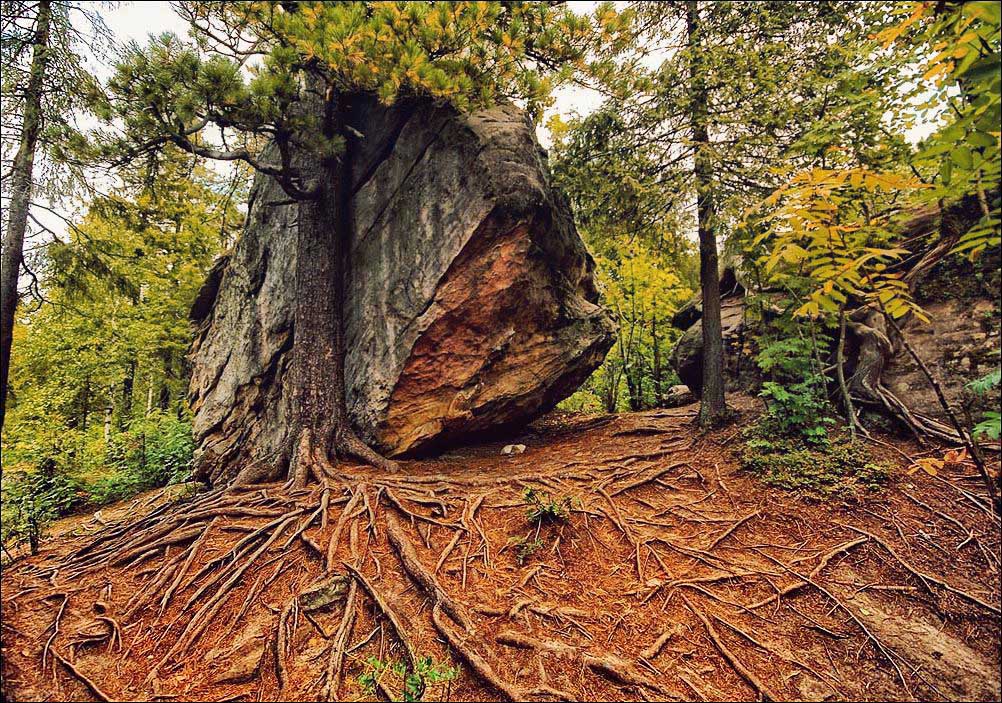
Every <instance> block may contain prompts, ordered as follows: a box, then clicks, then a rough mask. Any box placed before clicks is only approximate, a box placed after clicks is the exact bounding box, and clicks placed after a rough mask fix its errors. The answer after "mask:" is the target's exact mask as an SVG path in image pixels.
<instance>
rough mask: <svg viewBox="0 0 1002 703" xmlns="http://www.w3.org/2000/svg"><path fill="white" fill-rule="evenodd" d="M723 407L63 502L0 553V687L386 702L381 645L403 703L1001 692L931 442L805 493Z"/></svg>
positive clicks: (980, 520) (748, 410)
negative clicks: (174, 496) (914, 465)
mask: <svg viewBox="0 0 1002 703" xmlns="http://www.w3.org/2000/svg"><path fill="white" fill-rule="evenodd" d="M733 402H734V403H735V404H736V405H737V407H738V409H739V410H740V411H741V417H740V419H739V421H738V423H737V424H733V425H731V426H729V427H727V428H724V429H722V430H720V431H717V432H711V433H708V434H700V433H697V432H696V431H695V428H694V425H693V419H694V416H695V412H696V406H687V407H682V408H677V409H672V410H658V411H652V412H644V413H635V414H625V415H617V416H603V417H583V416H573V415H563V414H554V415H551V416H548V417H546V418H543V420H541V421H539V422H537V423H536V424H535V425H533V426H532V427H531V428H530V430H529V431H528V432H527V434H525V435H523V437H522V438H521V439H515V440H509V441H517V442H522V443H524V444H525V445H527V449H526V451H525V452H524V453H523V454H518V455H514V456H501V454H500V449H501V446H502V445H501V444H485V445H480V446H477V447H473V448H466V449H462V450H456V451H452V452H449V453H447V454H445V455H443V456H442V457H439V458H437V459H435V460H427V461H410V462H405V463H404V465H403V466H404V468H403V471H402V472H401V473H400V474H397V475H393V476H389V477H387V476H378V475H376V474H374V473H373V472H371V471H370V470H367V469H365V468H364V467H346V471H347V473H346V474H345V475H344V477H343V480H341V481H339V482H337V483H335V482H333V481H332V482H330V483H328V484H327V485H326V486H320V485H318V486H315V487H313V488H312V489H311V490H309V491H306V492H302V493H298V494H289V493H288V492H287V491H284V490H283V489H282V487H281V485H278V484H274V485H267V486H260V487H255V488H254V489H253V490H240V491H232V492H229V493H222V492H218V491H217V492H209V493H202V494H198V495H195V496H194V497H190V498H186V499H184V500H182V501H180V502H178V501H165V500H164V496H163V495H161V494H160V493H155V494H150V495H149V496H145V497H142V498H140V499H138V500H136V501H127V502H125V503H123V504H120V505H119V506H117V507H116V508H110V509H105V510H104V511H103V514H102V520H103V521H104V522H106V523H108V526H107V527H102V528H101V529H100V530H99V531H96V532H93V533H92V534H88V533H91V532H92V531H93V530H96V529H97V528H98V527H101V526H100V524H97V523H95V522H94V521H93V520H92V519H90V520H89V519H87V518H79V519H78V522H77V523H75V524H74V526H73V527H72V529H65V530H63V531H62V532H61V536H58V537H55V538H53V539H49V540H47V541H46V542H45V543H44V544H43V549H42V551H41V553H40V554H39V555H37V556H35V557H31V558H22V559H19V560H18V561H17V562H16V563H15V564H13V565H11V566H9V567H8V568H6V569H5V570H4V573H3V581H2V586H3V593H2V605H3V613H2V625H3V627H2V644H3V651H2V654H3V695H4V698H5V699H6V700H66V699H73V700H86V699H111V700H212V701H218V700H297V699H308V700H317V699H319V700H324V699H326V700H356V699H373V698H392V699H395V700H400V699H402V698H404V689H405V687H406V686H405V682H404V680H403V679H402V678H401V675H400V673H398V671H396V670H394V667H393V666H392V665H393V664H396V663H398V662H402V663H403V664H404V669H410V670H417V671H425V672H428V671H429V669H431V672H430V673H427V674H426V675H425V676H423V677H420V676H419V677H412V683H413V684H414V685H415V686H417V687H418V688H420V687H421V686H425V687H426V688H425V690H423V691H419V690H413V689H412V690H411V691H410V694H411V695H412V696H416V695H419V694H423V697H424V699H425V700H446V699H451V700H457V701H458V700H504V699H509V698H511V699H516V700H645V699H647V700H756V699H772V700H786V699H792V700H834V699H850V700H940V699H952V700H998V699H999V697H1000V681H999V678H1000V672H999V662H1000V655H1002V647H1000V638H1002V632H1000V629H1002V621H1000V599H1002V593H1000V588H1002V586H1000V563H999V550H1000V526H999V522H998V520H997V519H996V518H995V517H994V516H993V515H992V514H991V513H990V511H989V510H988V509H987V506H986V500H985V498H984V497H983V495H982V494H983V491H982V490H981V488H980V485H979V483H978V481H977V479H976V477H975V475H974V471H973V469H972V468H971V467H970V466H968V465H965V464H957V465H952V466H951V465H947V466H946V467H945V468H944V469H942V470H941V471H939V472H938V474H937V475H929V474H926V473H923V472H919V473H915V474H908V473H906V467H907V466H908V464H909V463H910V462H909V460H908V459H906V458H905V455H908V456H910V457H912V458H914V457H916V456H918V455H920V454H922V453H926V455H928V453H929V452H930V448H920V447H918V446H917V445H915V444H914V443H910V442H907V441H901V440H892V439H890V438H886V437H884V438H882V442H881V443H880V444H877V445H875V446H874V447H873V450H874V454H875V455H876V456H878V457H879V458H880V459H881V460H883V461H885V462H887V463H889V464H891V465H893V466H895V467H896V469H895V470H894V471H893V472H892V473H891V476H890V477H889V479H888V480H887V483H886V485H885V486H884V487H883V488H882V489H880V490H878V491H873V492H870V491H867V492H865V493H864V494H862V495H861V496H860V497H859V499H858V500H853V501H845V500H841V501H834V500H831V501H826V502H815V501H809V500H807V499H805V498H802V497H798V496H797V495H796V494H794V493H791V492H788V491H783V490H780V489H775V488H770V487H769V486H767V485H765V484H764V483H762V482H761V481H760V480H759V479H757V478H755V477H754V476H751V475H749V474H747V473H746V472H743V471H742V470H741V469H740V468H739V462H738V456H737V453H738V449H739V448H740V445H741V441H740V437H739V434H738V433H739V432H740V429H741V427H742V426H744V425H745V424H747V423H748V422H750V421H751V420H752V419H753V417H754V416H755V414H756V412H757V410H756V408H757V401H754V400H752V399H747V398H735V399H733ZM992 460H993V462H995V463H996V470H997V461H998V455H997V454H996V455H993V457H992ZM530 488H531V489H532V490H533V491H534V492H535V495H537V496H542V505H548V504H549V501H551V500H552V501H553V503H554V504H555V505H557V506H566V511H567V512H566V517H565V518H560V517H556V518H555V519H552V520H549V519H542V520H540V521H537V522H534V521H533V520H531V519H530V518H529V517H528V516H527V506H526V491H527V489H530ZM565 499H566V502H565ZM555 512H560V509H556V510H555ZM537 540H538V541H537ZM425 657H431V658H432V661H431V662H430V663H429V662H428V661H427V660H426V659H425ZM377 659H378V660H379V661H381V662H384V663H387V664H390V665H391V666H389V667H387V668H384V667H383V666H381V665H379V664H376V663H375V660H377ZM439 663H441V667H439V668H436V666H437V665H438V664H439ZM452 667H455V671H457V672H458V678H456V679H455V680H448V678H449V677H448V676H443V675H442V674H445V673H448V672H449V671H451V670H452ZM366 675H369V678H370V680H371V681H372V685H373V686H374V689H373V688H370V689H368V690H367V689H366V688H365V687H364V686H363V685H362V684H361V683H359V677H364V676H366Z"/></svg>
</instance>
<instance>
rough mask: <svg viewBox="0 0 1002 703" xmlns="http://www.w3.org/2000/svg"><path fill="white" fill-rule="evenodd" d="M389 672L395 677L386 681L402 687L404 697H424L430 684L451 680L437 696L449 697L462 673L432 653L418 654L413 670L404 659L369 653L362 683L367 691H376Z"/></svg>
mask: <svg viewBox="0 0 1002 703" xmlns="http://www.w3.org/2000/svg"><path fill="white" fill-rule="evenodd" d="M386 676H389V677H391V679H392V680H391V681H389V682H383V683H384V684H385V685H386V686H387V688H388V689H390V690H392V688H395V687H396V686H399V687H400V689H401V698H400V700H403V701H420V700H424V696H425V694H426V693H427V692H428V689H429V687H430V686H435V685H438V684H442V683H445V684H447V687H446V691H445V695H439V696H438V697H437V698H435V699H434V700H449V693H450V690H451V683H452V681H453V680H455V679H456V678H457V677H458V676H459V669H457V668H455V667H452V666H448V665H447V664H446V663H445V662H440V661H437V660H435V658H434V657H429V656H422V657H417V658H416V662H415V668H414V670H413V671H411V670H409V667H408V666H407V664H406V663H404V662H395V663H390V662H385V661H382V660H381V659H377V658H376V657H369V658H368V659H367V660H366V671H365V673H364V674H362V675H361V676H359V677H358V683H359V685H360V686H361V687H362V688H363V690H365V692H366V693H368V694H369V695H375V694H376V686H377V685H378V684H379V683H380V682H382V681H383V678H384V677H386ZM391 687H392V688H391Z"/></svg>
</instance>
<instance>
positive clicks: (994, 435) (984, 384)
mask: <svg viewBox="0 0 1002 703" xmlns="http://www.w3.org/2000/svg"><path fill="white" fill-rule="evenodd" d="M999 384H1002V366H1000V367H999V368H997V369H995V370H994V371H992V372H991V373H990V374H987V375H986V376H982V377H981V378H979V379H977V380H974V381H971V382H970V383H968V384H967V387H968V388H969V389H970V391H971V392H972V393H974V395H975V396H986V395H988V394H989V393H990V392H991V391H992V389H993V388H998V386H999ZM972 432H973V433H974V436H975V438H977V439H981V438H987V439H992V440H997V439H999V437H1002V413H1000V412H998V411H996V410H987V411H985V413H984V414H983V415H982V418H981V422H979V423H977V424H976V425H975V426H974V428H973V430H972Z"/></svg>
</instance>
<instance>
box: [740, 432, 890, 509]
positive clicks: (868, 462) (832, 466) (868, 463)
mask: <svg viewBox="0 0 1002 703" xmlns="http://www.w3.org/2000/svg"><path fill="white" fill-rule="evenodd" d="M746 436H748V437H749V438H748V440H747V442H746V444H745V448H744V450H743V452H742V454H741V464H742V467H743V468H744V469H746V470H748V471H751V472H752V473H754V474H755V475H756V476H758V477H759V478H761V479H762V480H763V481H765V482H766V483H768V484H769V485H771V486H776V487H778V488H783V489H786V490H792V491H797V492H798V493H801V494H802V495H805V496H808V497H811V498H815V499H819V500H827V499H830V498H855V497H858V496H859V493H860V491H861V490H867V491H872V490H877V489H878V488H879V487H880V485H881V484H882V483H883V482H884V480H885V479H886V478H887V473H888V471H887V468H886V467H884V466H882V465H880V464H878V463H875V462H874V461H873V460H872V459H871V458H870V456H869V453H868V452H867V451H866V448H865V447H864V446H863V445H862V444H860V443H851V442H849V441H847V440H845V439H839V440H836V441H833V442H831V443H829V444H826V445H825V446H824V447H822V448H820V449H819V448H815V447H812V446H808V445H805V444H804V443H802V442H798V441H797V440H791V439H784V438H780V439H776V438H775V435H773V434H771V433H770V432H769V431H768V430H767V429H765V428H763V427H755V428H753V429H752V430H751V431H750V432H748V433H747V435H746Z"/></svg>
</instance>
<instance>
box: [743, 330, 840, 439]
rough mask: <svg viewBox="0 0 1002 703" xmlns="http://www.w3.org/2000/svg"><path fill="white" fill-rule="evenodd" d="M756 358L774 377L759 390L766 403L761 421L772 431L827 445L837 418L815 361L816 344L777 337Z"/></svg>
mask: <svg viewBox="0 0 1002 703" xmlns="http://www.w3.org/2000/svg"><path fill="white" fill-rule="evenodd" d="M755 361H756V363H757V364H758V366H759V368H760V369H761V370H762V371H763V372H764V373H765V374H767V375H768V376H769V377H770V379H771V380H767V381H764V382H763V383H762V390H761V392H760V393H759V397H761V398H762V399H763V400H765V404H766V413H765V416H764V417H763V418H762V419H761V420H760V423H761V424H763V425H764V426H765V427H767V429H768V431H769V433H770V434H774V435H775V434H779V435H783V436H787V437H796V438H800V439H803V440H804V441H806V442H808V443H810V444H814V445H819V446H823V445H825V444H826V443H827V441H828V430H829V428H830V427H831V426H832V425H833V424H834V423H835V420H834V419H833V418H832V417H831V415H830V413H831V405H830V404H829V402H828V396H827V393H826V388H825V378H824V376H823V375H821V374H820V373H818V372H817V370H816V367H815V364H814V362H813V360H812V343H811V342H810V341H808V340H807V339H805V338H802V337H799V336H795V337H789V338H782V339H776V340H774V341H771V342H769V343H767V344H765V345H764V346H763V347H762V349H761V351H760V352H759V353H758V355H757V356H756V357H755Z"/></svg>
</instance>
